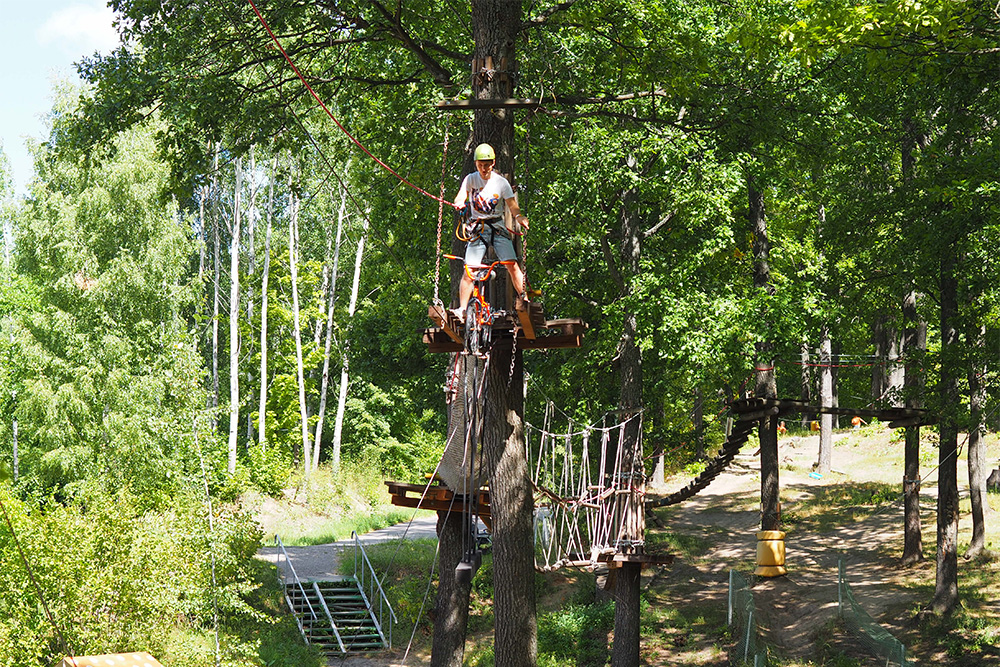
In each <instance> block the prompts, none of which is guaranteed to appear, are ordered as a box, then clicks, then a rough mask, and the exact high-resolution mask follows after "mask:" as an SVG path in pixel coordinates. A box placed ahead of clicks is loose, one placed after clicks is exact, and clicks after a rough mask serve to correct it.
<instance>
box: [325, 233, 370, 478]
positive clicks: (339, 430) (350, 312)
mask: <svg viewBox="0 0 1000 667" xmlns="http://www.w3.org/2000/svg"><path fill="white" fill-rule="evenodd" d="M367 237H368V218H365V219H364V222H363V223H361V236H360V237H359V238H358V247H357V250H356V251H355V253H354V279H353V281H352V282H351V300H350V303H349V304H348V306H347V317H348V320H350V319H351V318H353V317H354V311H355V309H356V308H357V306H358V289H359V287H360V285H361V260H362V258H363V257H364V253H365V239H366V238H367ZM343 355H344V357H343V362H342V363H341V367H340V393H339V394H338V397H337V416H336V419H335V420H334V424H333V454H332V458H331V465H332V467H333V470H334V471H337V470H340V449H341V439H342V438H343V434H344V409H345V408H346V406H347V387H348V378H349V375H350V357H351V340H350V338H347V339H345V340H344V343H343Z"/></svg>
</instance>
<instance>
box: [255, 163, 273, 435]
mask: <svg viewBox="0 0 1000 667" xmlns="http://www.w3.org/2000/svg"><path fill="white" fill-rule="evenodd" d="M276 171H277V160H276V159H274V160H272V161H271V177H270V178H269V179H268V185H267V230H266V231H265V232H264V266H263V267H262V268H261V277H260V400H259V402H258V404H257V444H259V445H260V447H261V449H263V448H264V447H266V446H267V305H268V304H267V299H268V294H267V283H268V279H269V278H270V276H271V226H272V217H273V215H274V176H275V172H276Z"/></svg>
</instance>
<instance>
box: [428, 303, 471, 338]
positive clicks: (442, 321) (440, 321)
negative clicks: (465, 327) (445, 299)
mask: <svg viewBox="0 0 1000 667" xmlns="http://www.w3.org/2000/svg"><path fill="white" fill-rule="evenodd" d="M427 317H429V318H431V320H432V321H433V322H434V323H435V324H437V325H438V327H440V328H441V330H442V331H444V332H445V333H446V334H448V337H449V338H451V339H452V340H453V341H455V342H456V343H458V344H459V345H465V341H464V340H463V339H462V337H461V336H459V335H458V329H459V327H460V326H461V323H460V322H459V321H458V318H457V317H455V314H454V313H452V312H451V311H450V310H448V309H447V308H444V307H443V306H436V305H431V306H428V308H427Z"/></svg>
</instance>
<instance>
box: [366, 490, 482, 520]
mask: <svg viewBox="0 0 1000 667" xmlns="http://www.w3.org/2000/svg"><path fill="white" fill-rule="evenodd" d="M385 485H386V487H388V490H389V496H390V500H391V502H392V504H393V505H396V506H398V507H419V508H420V509H426V510H438V511H440V510H445V511H447V510H453V511H463V512H464V511H466V510H467V506H468V505H470V504H471V503H470V502H469V499H468V498H467V497H466V496H463V495H459V494H456V493H455V492H453V491H452V490H451V489H449V488H448V487H447V486H444V485H441V484H431V485H424V484H409V483H405V482H393V481H386V482H385ZM476 502H477V504H478V507H477V508H476V512H477V514H479V516H481V517H482V516H489V515H490V492H489V489H479V490H478V491H477V496H476ZM484 521H485V519H484Z"/></svg>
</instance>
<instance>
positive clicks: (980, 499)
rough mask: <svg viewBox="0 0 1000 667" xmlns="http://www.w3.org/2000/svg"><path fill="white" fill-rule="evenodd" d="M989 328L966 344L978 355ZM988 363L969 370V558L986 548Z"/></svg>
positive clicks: (977, 363) (975, 364)
mask: <svg viewBox="0 0 1000 667" xmlns="http://www.w3.org/2000/svg"><path fill="white" fill-rule="evenodd" d="M985 337H986V329H985V328H984V327H981V326H976V327H974V328H973V330H972V331H971V332H970V334H969V340H968V341H967V344H966V347H967V348H968V349H969V350H970V351H971V352H972V353H973V354H975V351H977V350H981V349H982V348H983V345H984V342H985V341H984V339H985ZM985 374H986V364H984V363H983V362H982V361H975V362H973V363H972V365H971V367H970V369H969V496H970V499H971V501H972V540H971V542H970V543H969V549H968V551H966V552H965V557H966V558H968V559H971V558H976V557H978V556H980V555H981V554H982V553H983V552H984V551H985V550H986V512H987V510H988V509H989V503H988V502H987V499H986V442H985V440H984V437H983V436H984V435H985V433H986V424H985V422H984V419H983V412H984V406H985V405H986V384H985V383H984V382H983V377H984V376H985Z"/></svg>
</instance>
